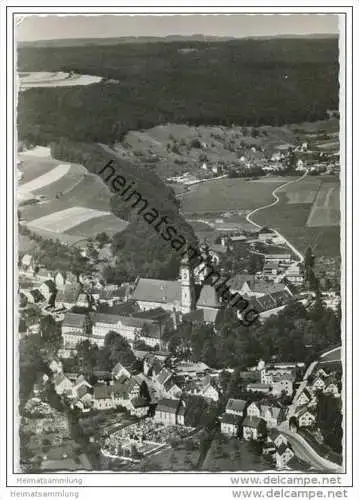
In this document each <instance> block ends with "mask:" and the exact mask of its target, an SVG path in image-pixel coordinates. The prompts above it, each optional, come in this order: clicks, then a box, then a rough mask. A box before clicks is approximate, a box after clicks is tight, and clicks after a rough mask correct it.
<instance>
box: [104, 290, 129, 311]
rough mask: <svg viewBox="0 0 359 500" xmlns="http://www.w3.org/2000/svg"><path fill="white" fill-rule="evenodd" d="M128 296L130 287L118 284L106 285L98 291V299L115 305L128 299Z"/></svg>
mask: <svg viewBox="0 0 359 500" xmlns="http://www.w3.org/2000/svg"><path fill="white" fill-rule="evenodd" d="M127 298H128V287H127V286H117V285H106V286H105V287H103V288H101V289H100V290H99V291H98V300H99V302H100V303H101V304H107V305H109V306H111V307H112V306H114V305H116V304H119V303H121V302H122V301H126V300H127Z"/></svg>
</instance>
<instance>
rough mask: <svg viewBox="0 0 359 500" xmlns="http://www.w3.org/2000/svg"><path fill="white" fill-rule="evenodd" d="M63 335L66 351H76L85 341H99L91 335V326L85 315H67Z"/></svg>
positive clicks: (63, 325) (62, 329) (63, 323)
mask: <svg viewBox="0 0 359 500" xmlns="http://www.w3.org/2000/svg"><path fill="white" fill-rule="evenodd" d="M61 334H62V338H63V340H64V348H66V349H74V348H75V347H76V345H77V344H78V343H79V342H82V341H83V340H89V341H90V342H91V343H94V342H96V340H97V339H96V338H94V337H93V336H92V335H91V326H90V323H89V319H88V317H87V316H86V315H85V314H77V313H69V312H68V313H66V314H65V316H64V320H63V322H62V326H61Z"/></svg>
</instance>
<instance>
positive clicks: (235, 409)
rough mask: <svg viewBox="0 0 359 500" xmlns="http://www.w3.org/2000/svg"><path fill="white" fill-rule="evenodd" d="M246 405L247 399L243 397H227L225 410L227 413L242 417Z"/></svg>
mask: <svg viewBox="0 0 359 500" xmlns="http://www.w3.org/2000/svg"><path fill="white" fill-rule="evenodd" d="M246 406H247V401H245V400H244V399H233V398H231V399H229V400H228V402H227V405H226V410H225V412H226V413H227V414H228V415H235V416H237V417H244V412H245V409H246Z"/></svg>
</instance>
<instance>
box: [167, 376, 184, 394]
mask: <svg viewBox="0 0 359 500" xmlns="http://www.w3.org/2000/svg"><path fill="white" fill-rule="evenodd" d="M163 388H164V392H165V394H166V397H167V398H170V399H179V398H180V396H181V394H182V389H181V388H180V387H178V385H177V384H176V383H175V382H174V380H173V378H172V377H171V378H170V379H168V380H167V382H165V383H164V384H163Z"/></svg>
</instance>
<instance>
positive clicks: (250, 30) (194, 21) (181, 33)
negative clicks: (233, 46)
mask: <svg viewBox="0 0 359 500" xmlns="http://www.w3.org/2000/svg"><path fill="white" fill-rule="evenodd" d="M15 23H16V27H15V34H16V40H17V42H19V43H32V42H48V41H56V40H58V41H60V40H62V41H65V40H81V39H99V40H101V39H112V38H113V39H119V38H122V39H124V38H131V37H134V38H143V37H147V38H149V37H152V38H166V37H171V36H172V37H184V38H186V37H187V38H189V37H195V36H202V37H204V38H205V37H216V38H233V39H243V38H256V37H283V36H285V37H288V36H292V37H294V38H295V37H305V36H308V37H309V36H337V35H338V34H339V16H338V15H336V14H291V15H285V14H272V15H268V14H229V15H224V14H202V15H199V14H182V15H181V14H166V15H154V14H148V15H147V14H138V15H125V14H123V15H121V14H111V15H110V14H109V15H93V16H89V15H85V14H83V15H80V16H79V15H67V16H56V15H49V16H40V15H29V16H18V18H17V19H16V16H15Z"/></svg>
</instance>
